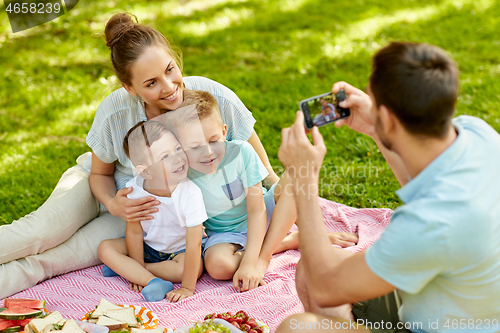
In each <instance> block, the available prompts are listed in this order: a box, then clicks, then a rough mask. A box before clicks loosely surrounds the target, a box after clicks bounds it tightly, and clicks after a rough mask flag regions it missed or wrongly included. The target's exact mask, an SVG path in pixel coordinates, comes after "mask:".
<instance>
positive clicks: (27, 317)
mask: <svg viewBox="0 0 500 333" xmlns="http://www.w3.org/2000/svg"><path fill="white" fill-rule="evenodd" d="M4 305H5V306H6V307H7V308H0V333H15V332H20V331H22V330H24V327H25V326H26V325H28V323H29V322H30V321H31V320H32V319H34V318H35V317H38V316H40V315H41V314H42V313H43V310H40V306H42V305H45V301H41V300H30V299H16V298H6V299H4ZM34 307H36V308H34ZM42 308H43V306H42Z"/></svg>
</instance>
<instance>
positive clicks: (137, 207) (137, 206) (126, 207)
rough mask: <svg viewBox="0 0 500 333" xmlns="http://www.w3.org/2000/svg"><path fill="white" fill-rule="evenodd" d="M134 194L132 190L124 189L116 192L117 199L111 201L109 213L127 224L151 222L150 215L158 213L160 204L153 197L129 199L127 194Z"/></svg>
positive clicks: (129, 188) (151, 217)
mask: <svg viewBox="0 0 500 333" xmlns="http://www.w3.org/2000/svg"><path fill="white" fill-rule="evenodd" d="M130 192H132V188H131V187H128V188H124V189H121V190H119V191H118V192H116V195H115V197H114V198H113V199H112V200H110V201H109V203H108V206H107V207H106V208H108V210H109V212H110V213H111V214H112V215H114V216H119V217H121V218H122V219H124V220H125V221H127V222H140V221H144V220H151V219H153V216H151V215H149V214H152V213H156V212H157V211H158V208H156V207H155V206H156V205H159V204H160V202H159V201H157V200H156V198H155V197H153V196H148V197H144V198H140V199H129V198H127V194H129V193H130Z"/></svg>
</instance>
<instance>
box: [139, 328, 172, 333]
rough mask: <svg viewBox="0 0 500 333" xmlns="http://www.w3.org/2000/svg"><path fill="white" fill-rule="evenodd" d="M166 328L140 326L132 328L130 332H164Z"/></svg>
mask: <svg viewBox="0 0 500 333" xmlns="http://www.w3.org/2000/svg"><path fill="white" fill-rule="evenodd" d="M166 332H167V329H166V328H165V327H156V328H150V329H142V328H132V331H131V333H166Z"/></svg>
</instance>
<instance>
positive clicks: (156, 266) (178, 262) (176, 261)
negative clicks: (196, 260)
mask: <svg viewBox="0 0 500 333" xmlns="http://www.w3.org/2000/svg"><path fill="white" fill-rule="evenodd" d="M185 257H186V253H179V254H178V255H176V256H175V257H174V258H173V259H172V260H165V261H162V262H156V263H149V264H146V269H147V270H148V271H150V272H151V273H152V274H153V275H155V276H157V277H159V278H162V279H163V280H167V281H171V282H173V283H181V282H182V275H183V274H184V258H185ZM201 274H203V260H200V267H199V268H198V278H200V276H201Z"/></svg>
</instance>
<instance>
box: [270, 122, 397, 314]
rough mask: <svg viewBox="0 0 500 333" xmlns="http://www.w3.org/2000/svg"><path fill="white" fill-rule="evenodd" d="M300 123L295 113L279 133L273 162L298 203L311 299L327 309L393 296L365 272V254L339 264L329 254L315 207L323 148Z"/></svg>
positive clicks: (315, 132) (334, 254)
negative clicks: (277, 161) (284, 172)
mask: <svg viewBox="0 0 500 333" xmlns="http://www.w3.org/2000/svg"><path fill="white" fill-rule="evenodd" d="M303 123H304V115H303V114H302V113H301V112H297V117H296V120H295V123H294V124H293V125H292V126H291V127H290V128H285V129H283V130H282V142H281V146H280V150H279V153H278V156H279V158H280V161H281V162H282V163H283V165H285V167H286V170H287V172H288V174H289V176H290V178H291V183H292V186H293V193H294V195H295V200H296V203H297V225H298V227H299V230H300V232H299V243H300V250H301V256H302V263H303V265H304V271H305V275H306V281H307V285H308V289H309V292H310V296H311V297H312V299H313V300H314V302H315V303H317V304H318V305H320V306H322V307H326V306H335V305H342V304H345V303H353V302H356V301H360V300H367V299H370V298H373V297H377V296H381V295H384V294H386V293H388V292H390V291H392V290H394V289H395V288H394V287H393V286H392V285H390V284H388V283H387V282H385V281H384V280H382V279H381V278H379V277H378V276H376V275H375V274H374V273H373V272H372V271H371V270H370V269H369V268H368V266H367V264H366V262H365V260H364V254H357V255H354V256H352V257H351V258H347V259H345V260H343V261H340V260H339V252H338V251H343V250H340V249H335V248H332V246H331V243H330V240H329V238H328V236H327V230H326V227H325V224H324V222H323V216H322V214H321V208H320V206H319V203H318V201H319V197H318V179H319V171H320V169H321V166H322V164H323V158H324V156H325V154H326V147H325V143H324V141H323V137H322V136H321V134H320V133H319V131H318V128H317V127H314V128H313V130H312V138H313V142H314V145H312V144H311V143H310V142H309V139H308V138H307V136H306V134H305V131H304V125H303ZM304 171H306V172H304ZM342 257H344V256H342Z"/></svg>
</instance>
